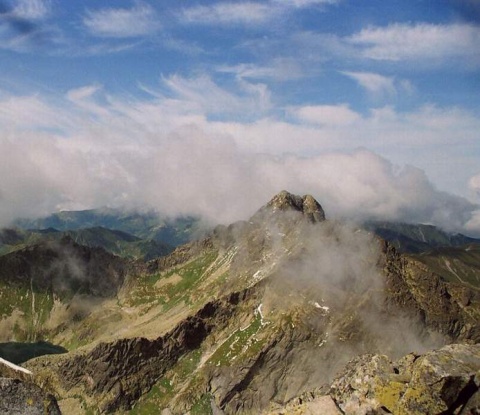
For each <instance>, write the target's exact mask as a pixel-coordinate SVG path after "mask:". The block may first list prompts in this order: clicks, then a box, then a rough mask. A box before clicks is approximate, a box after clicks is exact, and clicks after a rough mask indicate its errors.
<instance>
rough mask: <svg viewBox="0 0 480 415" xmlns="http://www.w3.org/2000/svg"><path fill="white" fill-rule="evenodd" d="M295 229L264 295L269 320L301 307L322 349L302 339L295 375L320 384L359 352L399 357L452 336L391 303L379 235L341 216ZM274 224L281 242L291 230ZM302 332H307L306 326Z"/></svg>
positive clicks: (276, 238) (276, 239) (295, 356)
mask: <svg viewBox="0 0 480 415" xmlns="http://www.w3.org/2000/svg"><path fill="white" fill-rule="evenodd" d="M296 227H297V229H296V231H298V235H297V236H296V239H295V240H296V241H297V242H296V243H292V242H287V245H286V246H287V248H286V249H287V251H288V254H285V251H283V252H284V253H283V255H284V256H286V257H287V259H285V258H282V257H281V256H280V260H281V261H282V262H281V263H279V266H278V267H277V268H276V270H275V271H274V272H273V274H272V275H271V277H269V279H268V284H267V288H266V291H265V296H264V298H263V299H262V301H263V312H264V314H265V316H266V318H267V320H268V316H269V315H273V316H278V315H282V314H284V313H285V312H286V313H292V310H296V311H293V315H295V313H297V314H298V315H299V317H298V319H297V320H298V321H296V323H295V325H296V324H298V325H306V326H307V329H306V330H307V331H306V332H312V333H314V335H313V336H312V337H311V338H310V337H309V338H310V341H311V342H312V341H313V342H314V344H315V347H313V348H312V347H311V348H310V349H308V348H306V346H305V344H303V343H302V344H301V345H299V346H298V347H297V348H296V349H293V350H292V352H291V358H292V359H293V362H294V363H293V366H294V369H292V370H293V371H294V373H295V374H294V375H292V376H294V377H295V379H297V378H300V379H301V378H305V382H306V384H311V385H312V387H313V386H315V385H316V387H318V386H319V385H322V384H324V383H329V382H330V381H331V380H332V379H333V377H334V376H335V375H336V374H337V371H338V370H340V369H341V368H342V367H343V366H344V365H345V364H346V363H347V362H348V361H349V360H350V359H351V358H353V357H354V356H357V355H360V354H364V353H378V354H385V355H387V356H389V358H391V359H392V360H396V359H398V358H400V357H402V356H404V355H406V354H408V353H411V352H414V353H418V354H420V353H423V352H425V351H427V350H430V349H432V348H437V347H440V346H442V345H444V344H445V343H446V342H447V339H446V338H445V337H444V336H443V335H442V334H440V333H437V332H434V331H432V330H429V329H428V328H427V327H426V326H425V325H424V324H423V323H422V322H421V321H420V319H419V316H418V315H415V313H413V312H412V310H410V311H409V312H408V311H407V310H402V309H400V308H399V307H397V306H394V305H392V304H391V303H390V302H389V299H388V294H387V287H386V278H385V275H384V272H383V266H384V261H385V259H384V257H383V254H382V253H381V249H380V247H381V244H380V240H379V239H378V238H376V237H375V236H374V235H372V234H370V233H368V232H366V231H364V230H360V229H358V228H357V227H355V226H354V225H352V224H348V223H340V222H335V221H327V222H323V223H320V224H315V225H312V224H301V223H300V224H297V225H296ZM298 228H301V230H298ZM269 229H270V230H269V234H270V235H271V237H272V240H271V241H270V245H271V246H272V247H279V246H282V244H283V243H284V242H285V241H286V239H285V240H284V242H282V239H283V238H284V237H282V236H281V235H284V234H283V233H278V232H276V231H275V229H276V227H275V226H273V227H272V226H270V227H269ZM285 238H288V237H285ZM292 247H293V248H292ZM274 252H275V250H274ZM293 321H295V318H294V319H293ZM297 330H300V332H302V328H301V327H300V328H298V329H297Z"/></svg>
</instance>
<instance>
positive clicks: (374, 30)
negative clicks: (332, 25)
mask: <svg viewBox="0 0 480 415" xmlns="http://www.w3.org/2000/svg"><path fill="white" fill-rule="evenodd" d="M346 40H347V42H349V43H351V44H353V45H355V46H358V47H360V48H361V51H362V54H363V56H364V57H367V58H370V59H375V60H387V61H402V60H408V61H416V62H418V63H422V64H423V63H427V64H429V63H431V61H432V60H433V61H434V62H436V61H445V60H450V61H452V62H453V63H455V64H458V60H456V59H461V60H462V61H467V62H470V63H475V62H476V63H479V62H480V49H479V47H478V45H479V44H480V26H476V25H472V24H466V23H455V24H444V25H442V24H432V23H417V24H400V23H394V24H390V25H389V26H386V27H368V28H366V29H363V30H361V31H360V32H358V33H355V34H353V35H352V36H350V37H349V38H347V39H346ZM453 59H455V61H453ZM429 61H430V62H429Z"/></svg>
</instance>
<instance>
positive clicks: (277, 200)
mask: <svg viewBox="0 0 480 415" xmlns="http://www.w3.org/2000/svg"><path fill="white" fill-rule="evenodd" d="M266 207H267V208H270V209H273V211H277V210H280V211H292V210H293V211H297V212H301V213H303V214H304V215H305V216H307V217H308V219H309V220H310V221H312V222H322V221H324V220H325V212H324V210H323V208H322V206H321V205H320V203H318V202H317V201H316V200H315V198H314V197H313V196H311V195H305V196H303V197H301V196H297V195H294V194H292V193H289V192H287V191H286V190H282V191H281V192H280V193H278V194H277V195H275V196H274V197H273V198H272V200H270V202H268V203H267V205H266Z"/></svg>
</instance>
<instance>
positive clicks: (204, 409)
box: [190, 393, 213, 415]
mask: <svg viewBox="0 0 480 415" xmlns="http://www.w3.org/2000/svg"><path fill="white" fill-rule="evenodd" d="M211 400H212V396H211V395H210V394H208V393H205V394H203V395H202V396H201V397H200V398H199V399H198V400H197V401H196V402H195V403H194V404H193V406H192V408H191V409H190V414H191V415H211V414H212V413H213V412H212V406H211V405H210V401H211Z"/></svg>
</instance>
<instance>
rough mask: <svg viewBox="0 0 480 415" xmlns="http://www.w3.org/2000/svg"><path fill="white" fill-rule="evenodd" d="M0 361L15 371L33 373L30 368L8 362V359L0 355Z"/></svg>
mask: <svg viewBox="0 0 480 415" xmlns="http://www.w3.org/2000/svg"><path fill="white" fill-rule="evenodd" d="M0 363H3V364H4V365H5V366H8V367H9V368H11V369H13V370H15V371H17V372H22V373H26V374H27V375H33V373H32V372H31V371H30V370H28V369H25V368H24V367H21V366H17V365H16V364H14V363H12V362H9V361H8V360H5V359H2V358H1V357H0Z"/></svg>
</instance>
